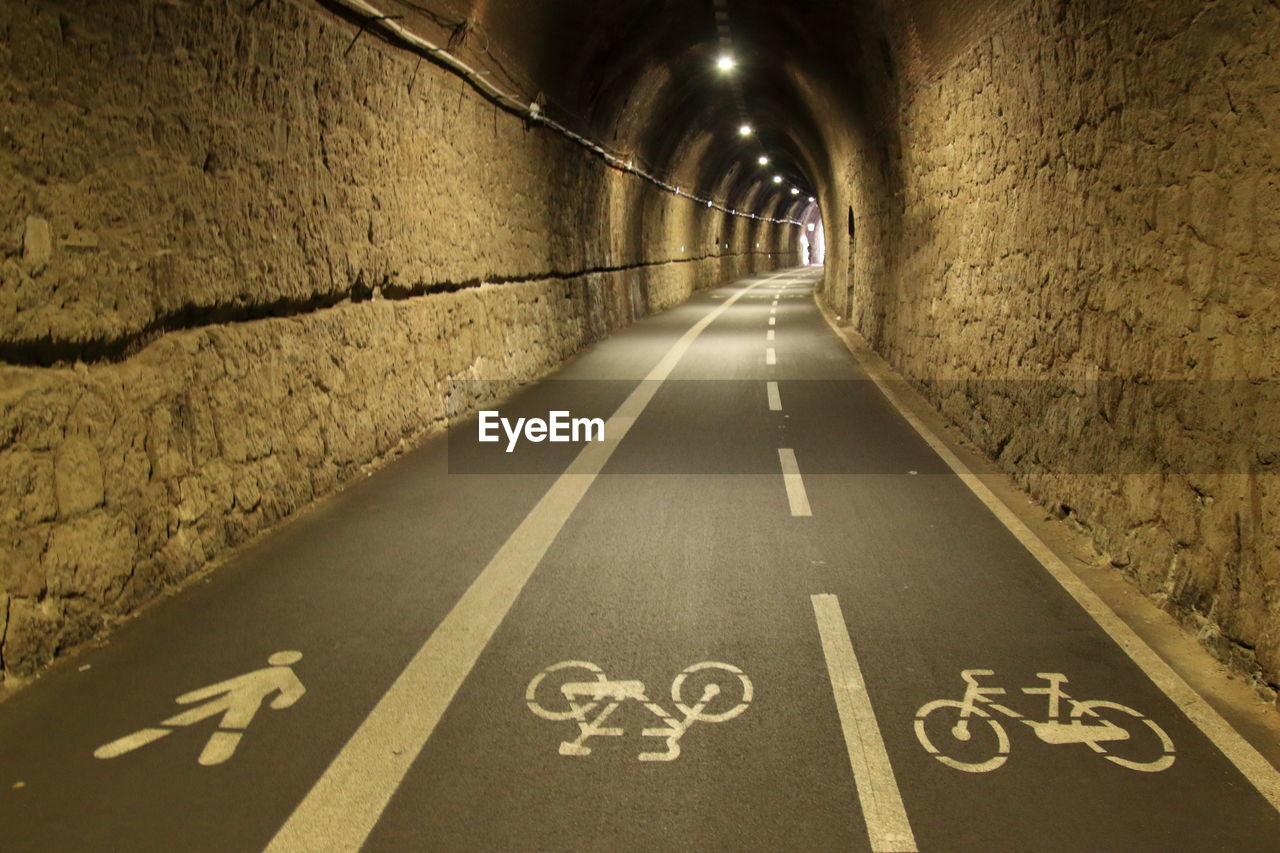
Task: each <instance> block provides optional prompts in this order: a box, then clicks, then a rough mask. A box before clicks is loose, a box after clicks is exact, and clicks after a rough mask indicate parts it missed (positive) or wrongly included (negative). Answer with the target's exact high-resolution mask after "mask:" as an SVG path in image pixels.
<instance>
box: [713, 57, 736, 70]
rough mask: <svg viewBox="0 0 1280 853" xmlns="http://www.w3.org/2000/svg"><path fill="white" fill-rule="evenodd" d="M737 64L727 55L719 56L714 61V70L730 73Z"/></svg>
mask: <svg viewBox="0 0 1280 853" xmlns="http://www.w3.org/2000/svg"><path fill="white" fill-rule="evenodd" d="M737 64H738V63H737V62H736V61H735V60H734V58H733V57H732V56H730V55H729V54H727V53H722V54H720V58H719V59H717V60H716V68H719V69H720V70H721V71H732V70H733V66H735V65H737Z"/></svg>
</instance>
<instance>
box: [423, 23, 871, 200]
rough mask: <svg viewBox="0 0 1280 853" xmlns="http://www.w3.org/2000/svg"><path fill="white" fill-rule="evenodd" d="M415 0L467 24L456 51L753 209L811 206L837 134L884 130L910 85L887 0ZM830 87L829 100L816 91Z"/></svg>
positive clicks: (699, 187)
mask: <svg viewBox="0 0 1280 853" xmlns="http://www.w3.org/2000/svg"><path fill="white" fill-rule="evenodd" d="M399 5H400V6H402V7H405V9H406V11H407V12H408V13H409V14H415V15H417V16H419V17H420V18H421V17H422V16H424V15H425V16H426V18H427V20H426V23H427V24H428V25H430V24H432V23H434V24H435V25H437V26H438V27H439V28H440V29H441V30H442V31H444V32H445V34H446V35H447V34H448V33H447V29H448V25H450V24H451V23H453V24H457V23H461V22H466V24H465V28H459V30H458V32H457V33H456V34H454V38H453V39H452V42H453V45H454V49H455V50H459V51H462V52H464V54H465V53H467V52H469V53H471V54H472V55H473V56H474V57H475V58H476V60H477V62H478V63H479V64H480V65H481V66H485V64H486V63H485V60H486V59H488V60H491V62H490V63H489V64H490V65H493V64H496V65H497V66H498V71H499V73H501V74H503V75H505V76H507V77H508V78H509V79H510V80H512V81H513V82H515V83H517V84H519V88H520V89H521V90H522V94H527V95H528V96H529V97H531V98H534V97H538V98H541V99H543V100H545V103H546V107H545V109H546V111H547V114H548V115H549V116H551V117H552V118H555V119H556V120H557V121H561V122H562V123H564V124H567V125H569V126H570V127H573V128H574V129H575V130H578V131H579V132H581V133H583V134H584V135H587V136H588V137H590V138H592V139H595V140H598V141H600V142H602V143H604V144H605V145H607V146H609V147H610V148H612V149H614V150H616V151H618V152H620V153H624V154H626V155H628V156H630V157H633V158H634V159H635V162H636V163H637V165H641V166H643V167H645V168H646V169H648V170H650V171H653V172H655V173H656V174H659V175H661V176H663V177H665V178H667V179H669V180H671V181H672V182H675V183H677V184H679V185H681V186H683V187H686V188H690V189H695V190H696V191H698V192H699V193H707V194H711V195H713V196H714V197H716V198H718V199H720V200H722V201H724V202H725V203H727V204H728V205H730V206H732V207H743V206H745V205H746V204H747V203H748V201H747V200H748V199H750V200H751V201H750V204H751V205H752V209H751V211H750V212H755V213H760V214H762V215H771V216H775V215H783V214H785V215H793V214H794V213H797V212H798V211H799V210H801V209H802V208H803V206H804V204H806V203H807V196H808V195H809V194H817V192H818V191H820V190H821V188H822V187H823V186H824V185H826V184H828V182H829V180H830V176H829V175H828V174H827V171H828V168H829V164H830V162H831V160H830V155H829V154H828V151H829V149H830V147H831V146H832V144H833V143H834V142H835V141H837V140H838V139H839V138H840V137H841V136H842V135H844V134H847V133H849V132H850V128H854V129H855V130H856V131H857V132H861V133H876V132H878V128H881V127H883V126H884V124H885V120H884V117H885V116H886V114H887V111H888V110H889V109H890V108H891V106H892V98H893V97H894V91H895V90H894V88H893V86H892V85H891V83H892V79H893V76H894V70H893V68H892V64H893V60H892V58H891V51H890V48H889V33H890V27H889V23H888V22H889V21H890V20H893V18H892V17H891V13H890V12H889V11H888V10H887V9H886V3H885V0H812V2H807V3H804V4H783V3H778V2H777V0H611V2H600V0H417V2H409V0H399ZM717 10H721V11H722V12H723V13H724V14H726V15H727V26H728V30H727V32H728V35H729V38H730V39H731V50H732V54H733V56H734V58H735V60H736V61H737V63H738V64H737V67H736V68H735V69H734V70H733V71H732V72H731V73H730V74H729V75H726V74H722V73H720V72H719V71H717V70H716V67H715V62H716V59H717V57H718V56H719V55H720V54H721V52H722V50H723V48H722V42H721V34H722V32H723V28H718V26H717ZM721 21H723V18H722V19H721ZM441 25H444V26H441ZM463 29H465V33H464V32H463V31H462V30H463ZM464 36H465V37H464ZM735 89H736V91H735ZM816 90H820V91H822V92H823V93H824V97H823V99H822V100H823V102H824V103H825V105H826V107H827V108H826V109H816V108H815V106H814V99H813V98H812V97H805V94H806V93H812V92H814V91H816ZM739 93H740V98H739V97H738V95H739ZM744 111H745V116H744V115H743V113H744ZM744 118H745V120H746V121H747V122H749V123H750V124H751V125H752V127H753V128H754V129H755V132H754V133H753V134H752V135H751V136H749V137H746V138H743V137H740V136H739V135H738V132H737V128H738V126H739V124H740V123H742V121H743V120H744ZM761 154H766V155H767V156H768V157H769V158H770V163H769V164H768V166H766V167H761V166H760V165H759V164H758V163H757V157H758V156H760V155H761ZM775 174H777V175H781V176H782V177H783V179H784V180H783V183H782V184H781V185H780V186H775V185H774V184H773V183H772V181H771V178H772V176H773V175H775ZM792 186H796V187H799V188H800V189H801V194H800V195H799V196H795V195H792V194H790V193H789V189H790V187H792Z"/></svg>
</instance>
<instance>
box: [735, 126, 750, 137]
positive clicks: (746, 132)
mask: <svg viewBox="0 0 1280 853" xmlns="http://www.w3.org/2000/svg"><path fill="white" fill-rule="evenodd" d="M738 135H739V136H750V135H751V125H749V124H744V125H742V127H740V128H738Z"/></svg>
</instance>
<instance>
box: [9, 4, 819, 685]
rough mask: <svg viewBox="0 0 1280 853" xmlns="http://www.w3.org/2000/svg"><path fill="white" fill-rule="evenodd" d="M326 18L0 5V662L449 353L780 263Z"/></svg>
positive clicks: (281, 9)
mask: <svg viewBox="0 0 1280 853" xmlns="http://www.w3.org/2000/svg"><path fill="white" fill-rule="evenodd" d="M353 34H354V28H353V27H352V26H351V25H350V24H347V23H345V22H342V21H340V20H338V19H336V18H333V17H332V16H330V15H329V14H328V13H326V12H325V11H324V10H323V9H322V8H321V7H320V6H319V5H318V4H312V3H305V2H300V1H299V2H290V0H273V2H266V3H260V4H247V3H246V4H224V3H191V4H180V3H171V2H148V0H139V2H136V3H120V4H107V3H99V4H85V3H78V2H64V3H57V2H45V1H44V0H41V2H21V0H15V2H7V3H5V4H3V5H0V115H2V116H3V125H2V126H0V183H2V184H3V185H4V187H5V192H4V193H3V194H0V484H2V486H3V492H2V493H0V665H2V666H0V674H3V673H9V674H18V675H23V674H28V673H31V672H33V671H35V670H36V669H38V668H39V667H41V666H42V665H44V664H46V663H47V662H48V661H50V660H51V659H52V658H53V657H54V656H55V655H56V654H57V653H58V652H60V651H62V650H64V649H68V648H71V647H73V646H74V645H75V644H77V643H80V642H83V641H85V640H86V639H89V638H91V637H93V636H94V635H96V634H98V633H100V632H101V631H103V630H104V629H105V628H107V627H109V625H110V624H111V623H112V621H113V620H115V619H117V618H118V617H120V616H122V615H124V614H127V613H129V612H131V611H132V610H134V609H136V608H137V607H138V606H139V605H141V604H143V603H145V602H146V601H148V600H150V599H152V598H153V597H154V596H156V594H157V593H158V592H160V591H161V590H162V589H164V588H165V587H166V586H167V585H171V584H174V583H177V582H180V581H181V580H182V579H183V578H185V577H188V576H190V575H191V574H192V573H193V572H195V571H197V570H199V569H200V568H201V567H203V566H204V565H206V564H207V563H208V562H209V561H210V560H212V559H213V558H215V557H218V556H220V555H222V554H225V553H227V552H228V550H229V549H230V548H232V547H233V546H235V545H236V544H238V543H241V542H243V541H244V540H246V539H247V538H248V537H250V536H252V535H253V534H254V533H256V532H258V531H261V530H263V529H265V528H267V527H269V526H270V525H271V524H272V523H273V522H276V521H278V520H280V519H282V518H284V517H285V516H287V515H289V514H290V513H292V512H294V511H296V510H298V509H299V508H301V507H303V506H305V505H306V504H307V503H308V502H310V501H312V500H314V499H315V498H317V497H319V496H322V495H324V494H326V493H328V492H331V491H332V490H333V489H335V488H337V487H338V486H339V485H340V484H341V483H342V482H343V481H344V480H345V479H347V478H349V477H350V476H352V475H353V474H354V473H356V472H357V471H359V470H360V468H361V467H362V466H364V465H366V464H368V463H370V462H371V461H374V460H377V459H379V458H380V457H382V456H384V455H386V454H387V453H389V452H391V451H392V450H394V449H396V448H397V447H399V446H401V445H402V442H406V441H412V440H413V439H415V438H417V437H420V436H422V435H425V434H427V433H429V432H431V431H432V430H435V429H439V428H441V427H442V426H443V425H444V424H445V423H446V422H447V419H448V418H449V417H451V416H456V415H458V414H461V413H460V412H450V411H447V409H446V404H445V399H446V394H445V388H446V384H447V383H448V382H449V381H450V380H455V379H489V380H502V381H504V382H506V383H509V384H510V386H511V387H514V386H515V385H516V384H518V383H521V382H527V381H530V380H532V379H535V378H537V377H539V376H541V375H543V374H545V373H547V372H548V371H550V370H552V369H553V368H554V367H555V366H556V365H558V364H560V363H561V362H562V361H564V360H565V359H566V358H568V357H569V356H571V355H572V354H573V353H574V352H575V351H577V350H578V349H580V348H581V347H583V346H585V345H587V344H589V343H590V342H592V341H594V340H597V339H599V338H600V337H602V336H604V335H606V334H608V333H609V332H610V331H611V330H613V329H616V328H618V327H620V326H622V325H625V324H626V323H628V322H630V321H631V320H632V319H634V318H635V317H637V316H640V315H643V314H647V313H651V312H654V311H659V310H662V309H663V308H666V307H669V306H671V305H675V304H678V303H679V302H681V301H683V300H684V299H686V298H687V297H688V296H689V295H690V294H691V293H692V292H694V291H695V290H696V289H699V288H705V287H710V286H713V285H715V284H717V283H719V282H722V281H724V280H727V279H730V278H732V277H735V276H741V275H746V274H749V273H751V272H754V271H757V270H763V269H771V268H776V267H782V266H789V265H792V264H794V263H796V262H797V257H798V256H797V254H796V249H797V247H796V245H795V243H796V240H797V238H798V232H796V231H795V230H794V228H793V227H792V226H785V225H777V226H775V225H771V224H768V223H765V222H762V221H755V220H747V219H743V218H741V217H728V216H725V215H723V214H721V213H720V212H718V211H716V210H709V209H705V208H704V207H702V206H700V205H696V204H694V203H693V202H691V201H688V200H687V199H679V198H676V197H674V196H671V195H669V194H667V193H665V192H662V191H660V190H658V189H657V188H654V187H653V186H652V185H650V184H647V183H645V182H643V181H641V180H639V179H637V178H635V177H631V176H625V175H623V174H621V173H618V172H615V171H612V170H610V169H608V168H607V167H606V166H605V165H604V164H603V163H602V162H601V161H600V160H599V159H598V158H595V157H593V156H591V155H589V154H587V153H586V152H585V151H584V150H583V149H582V148H580V147H577V146H575V145H574V144H572V143H570V142H569V141H567V140H564V139H563V138H561V137H559V136H556V135H554V134H552V133H550V132H547V131H545V130H543V129H538V128H529V127H526V126H525V125H524V123H523V122H522V121H520V120H518V119H516V118H514V117H512V116H510V115H507V114H505V113H502V112H500V111H499V110H497V109H496V108H494V107H493V106H492V105H491V104H489V103H488V102H486V101H485V100H484V99H483V98H481V97H479V96H478V95H477V94H476V93H474V92H473V91H472V90H470V89H469V88H468V87H467V86H466V85H465V84H464V83H462V82H461V81H460V80H458V79H456V78H455V77H453V76H451V75H449V74H448V73H445V72H443V71H441V70H439V69H437V68H435V67H434V66H432V65H430V64H429V63H423V64H422V65H421V66H419V65H418V62H417V58H416V57H414V56H411V55H407V54H404V53H401V52H398V51H396V50H395V49H393V48H391V47H388V46H386V45H383V44H381V43H379V42H377V41H376V40H375V39H373V38H371V37H368V38H364V39H362V40H359V41H357V43H356V44H355V45H354V46H352V36H353ZM635 211H643V215H642V216H641V215H637V214H635ZM757 242H759V243H760V245H761V249H760V250H758V251H757V250H755V248H754V247H755V245H756V243H757ZM725 243H728V244H729V245H730V248H728V249H725V248H724V244H725ZM473 402H474V403H476V404H479V403H483V402H492V401H473Z"/></svg>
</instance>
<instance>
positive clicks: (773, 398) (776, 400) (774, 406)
mask: <svg viewBox="0 0 1280 853" xmlns="http://www.w3.org/2000/svg"><path fill="white" fill-rule="evenodd" d="M765 392H766V393H767V394H768V396H769V411H771V412H781V411H782V396H781V395H780V394H779V393H778V383H777V382H767V383H765Z"/></svg>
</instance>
